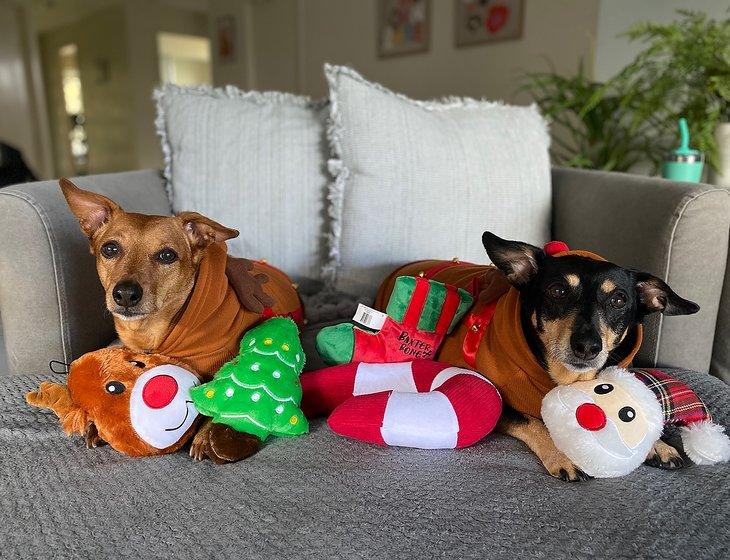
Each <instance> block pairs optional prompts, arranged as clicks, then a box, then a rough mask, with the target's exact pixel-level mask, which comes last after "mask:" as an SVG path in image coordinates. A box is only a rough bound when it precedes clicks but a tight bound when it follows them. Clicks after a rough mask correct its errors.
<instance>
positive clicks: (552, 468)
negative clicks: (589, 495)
mask: <svg viewBox="0 0 730 560" xmlns="http://www.w3.org/2000/svg"><path fill="white" fill-rule="evenodd" d="M543 464H544V465H545V468H546V469H547V471H548V472H549V473H550V475H551V476H554V477H555V478H558V479H560V480H562V481H563V482H582V481H585V480H590V479H591V478H593V477H592V476H589V475H587V474H586V473H584V472H583V471H582V470H580V469H579V468H578V467H576V466H575V465H574V464H573V462H572V461H571V460H570V459H568V458H567V457H566V456H565V455H563V454H562V453H556V454H555V455H554V456H552V457H550V458H548V459H547V460H546V461H545V462H544V463H543Z"/></svg>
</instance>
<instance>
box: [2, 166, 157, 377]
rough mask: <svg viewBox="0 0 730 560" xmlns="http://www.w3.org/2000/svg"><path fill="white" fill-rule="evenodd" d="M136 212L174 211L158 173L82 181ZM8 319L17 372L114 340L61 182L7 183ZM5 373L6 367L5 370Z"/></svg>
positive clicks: (5, 268) (7, 332)
mask: <svg viewBox="0 0 730 560" xmlns="http://www.w3.org/2000/svg"><path fill="white" fill-rule="evenodd" d="M74 181H75V182H76V183H77V184H78V185H79V186H80V187H82V188H85V189H89V190H93V191H96V192H99V193H101V194H103V195H106V196H108V197H109V198H111V199H113V200H115V201H116V202H118V203H119V204H120V205H121V206H122V208H124V209H125V210H129V211H139V212H145V213H151V214H167V215H169V214H170V204H169V202H168V199H167V196H166V194H165V188H164V182H163V179H162V177H161V175H160V173H159V172H157V171H135V172H129V173H114V174H109V175H97V176H90V177H83V178H78V179H74ZM0 224H2V226H3V227H2V236H3V237H2V239H1V240H0V317H2V328H3V332H4V337H5V346H6V350H7V356H8V362H9V366H10V371H11V372H12V373H28V372H35V373H38V372H43V371H47V369H48V362H49V360H63V361H64V362H66V363H69V362H70V361H71V360H73V359H75V358H76V357H78V356H79V355H81V354H83V353H84V352H88V351H89V350H94V349H96V348H100V347H101V346H104V345H106V344H107V343H109V341H111V340H112V339H113V338H114V326H113V323H112V321H111V318H110V316H109V314H108V313H106V312H105V307H104V303H103V301H104V300H103V292H102V288H101V285H100V283H99V280H98V276H97V275H96V269H95V265H94V259H93V257H92V256H91V254H90V253H89V242H88V241H87V239H86V238H85V237H84V235H83V234H82V233H81V230H80V229H79V226H78V221H77V220H76V218H75V217H74V216H73V215H72V214H71V212H70V211H69V209H68V207H67V206H66V202H65V200H64V198H63V196H62V195H61V191H60V189H59V188H58V183H57V182H56V181H44V182H38V183H28V184H25V185H17V186H14V187H7V188H4V189H0ZM3 373H4V372H0V375H2V374H3Z"/></svg>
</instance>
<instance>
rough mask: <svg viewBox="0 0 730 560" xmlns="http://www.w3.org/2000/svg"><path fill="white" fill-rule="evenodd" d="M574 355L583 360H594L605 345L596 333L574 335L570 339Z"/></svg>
mask: <svg viewBox="0 0 730 560" xmlns="http://www.w3.org/2000/svg"><path fill="white" fill-rule="evenodd" d="M570 347H571V348H572V349H573V354H575V356H576V358H579V359H581V360H592V359H593V358H595V357H596V356H598V353H599V352H600V351H601V349H602V348H603V343H602V342H601V338H600V337H599V336H598V333H597V332H595V331H588V332H581V333H573V336H571V337H570Z"/></svg>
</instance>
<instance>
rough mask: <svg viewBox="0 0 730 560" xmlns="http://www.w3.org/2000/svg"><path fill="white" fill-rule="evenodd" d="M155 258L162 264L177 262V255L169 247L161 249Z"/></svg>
mask: <svg viewBox="0 0 730 560" xmlns="http://www.w3.org/2000/svg"><path fill="white" fill-rule="evenodd" d="M155 258H156V259H157V260H158V261H159V262H161V263H162V264H170V263H174V262H175V261H176V260H177V253H176V252H175V251H173V250H172V249H170V248H169V247H166V248H164V249H162V251H160V252H159V253H157V254H156V255H155Z"/></svg>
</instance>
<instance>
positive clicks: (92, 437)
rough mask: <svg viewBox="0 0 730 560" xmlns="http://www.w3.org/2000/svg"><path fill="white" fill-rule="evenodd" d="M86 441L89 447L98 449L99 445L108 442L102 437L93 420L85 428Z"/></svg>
mask: <svg viewBox="0 0 730 560" xmlns="http://www.w3.org/2000/svg"><path fill="white" fill-rule="evenodd" d="M84 441H85V442H86V448H87V449H96V448H97V447H101V446H102V445H106V442H105V441H104V440H103V439H101V436H100V435H99V432H98V431H97V429H96V424H94V423H93V422H87V423H86V428H84Z"/></svg>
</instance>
